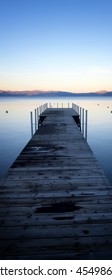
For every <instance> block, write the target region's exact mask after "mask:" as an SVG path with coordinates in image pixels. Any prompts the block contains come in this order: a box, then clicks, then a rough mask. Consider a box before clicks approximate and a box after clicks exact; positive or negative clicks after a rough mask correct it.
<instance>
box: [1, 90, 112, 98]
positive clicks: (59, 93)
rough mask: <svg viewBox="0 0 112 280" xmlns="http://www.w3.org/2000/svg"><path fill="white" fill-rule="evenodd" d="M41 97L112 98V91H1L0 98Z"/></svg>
mask: <svg viewBox="0 0 112 280" xmlns="http://www.w3.org/2000/svg"><path fill="white" fill-rule="evenodd" d="M25 96H26V97H28V96H29V97H40V98H42V97H43V98H49V97H50V98H53V97H55V98H56V97H57V98H59V97H60V98H61V97H75V96H77V97H88V96H91V97H92V96H93V97H99V96H105V97H106V96H110V97H112V91H103V90H102V91H97V92H88V93H74V92H68V91H39V90H33V91H27V90H26V91H9V90H8V91H4V90H0V97H25Z"/></svg>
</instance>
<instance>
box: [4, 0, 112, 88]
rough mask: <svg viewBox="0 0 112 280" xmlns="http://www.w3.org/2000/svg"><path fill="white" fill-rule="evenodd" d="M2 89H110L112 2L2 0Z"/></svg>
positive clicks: (111, 0)
mask: <svg viewBox="0 0 112 280" xmlns="http://www.w3.org/2000/svg"><path fill="white" fill-rule="evenodd" d="M0 89H1V90H35V89H37V90H64V91H72V92H90V91H97V90H112V0H0Z"/></svg>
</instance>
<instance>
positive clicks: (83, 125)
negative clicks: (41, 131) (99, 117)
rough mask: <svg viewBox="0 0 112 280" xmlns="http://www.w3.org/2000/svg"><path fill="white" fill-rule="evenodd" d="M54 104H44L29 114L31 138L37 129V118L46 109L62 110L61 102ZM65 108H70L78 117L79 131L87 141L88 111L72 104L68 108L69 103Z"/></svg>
mask: <svg viewBox="0 0 112 280" xmlns="http://www.w3.org/2000/svg"><path fill="white" fill-rule="evenodd" d="M54 104H55V103H51V102H49V103H45V104H43V105H41V106H39V107H37V108H36V109H34V113H33V112H30V122H31V137H32V136H33V134H34V133H35V132H36V130H38V128H39V118H40V115H41V114H42V113H43V112H44V111H45V110H46V109H47V108H64V104H63V102H61V104H59V103H58V102H57V105H55V107H54ZM65 108H72V109H73V110H74V111H75V112H76V113H77V114H78V115H79V120H80V130H81V133H82V134H83V136H84V138H85V139H86V140H87V127H88V111H87V110H85V109H84V108H82V107H80V106H79V105H77V104H74V103H72V106H70V103H69V102H68V104H67V107H65Z"/></svg>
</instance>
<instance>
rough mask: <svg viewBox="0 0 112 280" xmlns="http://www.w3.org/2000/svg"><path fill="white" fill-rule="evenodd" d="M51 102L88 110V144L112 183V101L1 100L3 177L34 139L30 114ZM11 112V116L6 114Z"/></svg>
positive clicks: (1, 167)
mask: <svg viewBox="0 0 112 280" xmlns="http://www.w3.org/2000/svg"><path fill="white" fill-rule="evenodd" d="M46 102H48V103H49V102H51V104H52V106H53V107H57V102H58V106H59V107H61V106H62V102H63V106H64V107H67V106H68V102H69V104H70V106H72V103H75V104H77V105H79V106H80V107H83V108H84V109H86V110H88V139H87V141H88V143H89V145H90V147H91V149H92V150H93V152H94V154H95V156H96V158H97V159H98V161H99V162H100V165H101V166H102V167H103V169H104V172H105V174H106V176H107V177H108V179H109V180H110V182H111V184H112V113H111V111H112V98H104V97H103V98H101V97H100V98H86V97H85V98H74V99H73V98H72V99H66V98H65V99H63V100H62V99H53V100H51V99H47V100H46V99H38V98H31V97H30V98H18V97H16V98H12V97H11V98H0V177H2V176H3V175H4V174H5V172H6V171H7V170H8V168H9V167H10V165H11V164H12V163H13V161H14V160H15V159H16V157H17V156H18V155H19V153H20V152H21V150H22V149H23V148H24V146H25V145H26V144H27V142H28V141H29V140H30V138H31V127H30V111H33V112H34V109H35V108H37V107H38V106H40V105H42V104H45V103H46ZM6 111H8V113H6Z"/></svg>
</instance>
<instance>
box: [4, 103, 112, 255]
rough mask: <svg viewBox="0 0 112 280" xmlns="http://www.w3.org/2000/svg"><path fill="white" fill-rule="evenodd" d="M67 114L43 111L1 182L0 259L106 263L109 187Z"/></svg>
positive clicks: (111, 212)
mask: <svg viewBox="0 0 112 280" xmlns="http://www.w3.org/2000/svg"><path fill="white" fill-rule="evenodd" d="M73 115H77V114H76V113H75V112H74V110H72V109H58V108H57V109H53V108H50V109H47V110H46V111H45V112H44V113H43V115H42V119H44V120H43V122H42V125H41V126H40V127H39V130H38V131H37V132H36V133H35V135H34V136H33V137H32V139H31V140H30V141H29V143H28V144H27V145H26V147H25V148H24V149H23V151H22V152H21V154H20V155H19V157H18V158H17V159H16V161H15V162H14V163H13V165H12V166H11V167H10V169H9V170H8V172H7V173H6V175H5V177H4V178H3V180H1V186H0V259H112V187H111V185H110V183H109V182H108V180H107V178H106V177H105V175H104V172H103V170H102V169H101V167H100V166H99V163H98V162H97V160H96V158H95V157H94V155H93V152H92V151H91V149H90V147H89V145H88V144H87V142H86V141H85V139H84V138H83V136H82V134H81V132H80V129H79V127H78V126H77V125H76V123H75V121H74V119H73V117H72V116H73ZM44 117H46V118H44Z"/></svg>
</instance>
